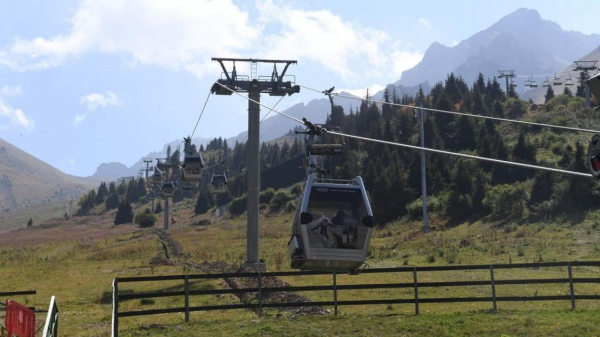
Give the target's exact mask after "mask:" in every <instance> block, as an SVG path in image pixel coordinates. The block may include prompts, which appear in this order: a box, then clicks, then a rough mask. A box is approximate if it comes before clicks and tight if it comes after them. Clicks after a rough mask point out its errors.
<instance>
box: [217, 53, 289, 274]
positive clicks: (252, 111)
mask: <svg viewBox="0 0 600 337" xmlns="http://www.w3.org/2000/svg"><path fill="white" fill-rule="evenodd" d="M212 60H213V61H217V62H219V64H220V65H221V68H222V69H223V73H222V74H221V79H219V80H217V82H216V83H215V84H214V85H213V87H212V89H211V91H212V93H213V94H217V95H231V94H232V93H233V92H238V93H248V98H249V99H250V100H249V101H248V143H247V144H248V171H247V179H248V191H247V193H246V196H247V203H248V228H247V237H246V240H247V246H246V251H247V256H246V263H244V267H248V268H254V269H258V270H264V269H265V265H264V264H263V263H261V262H260V261H259V259H258V244H259V243H258V233H259V232H258V214H259V212H258V193H259V190H260V161H259V148H260V143H259V139H260V138H259V137H260V105H259V104H258V103H259V102H260V94H261V93H268V94H269V95H270V96H284V95H286V94H287V95H292V94H295V93H298V92H300V86H298V85H295V83H294V79H295V78H294V77H293V76H288V77H287V78H289V80H287V81H284V79H285V78H286V71H287V69H288V67H289V66H290V65H291V64H296V63H297V61H290V60H260V59H235V58H213V59H212ZM224 62H233V69H232V71H231V72H229V71H227V68H226V67H225V64H224ZM236 62H245V63H250V67H251V76H250V77H249V76H247V75H238V73H237V69H236V67H235V63H236ZM258 63H267V64H273V72H272V73H271V76H258V74H257V68H258V67H257V66H258ZM278 64H282V65H285V66H284V68H283V70H282V71H281V73H279V72H278V71H277V65H278Z"/></svg>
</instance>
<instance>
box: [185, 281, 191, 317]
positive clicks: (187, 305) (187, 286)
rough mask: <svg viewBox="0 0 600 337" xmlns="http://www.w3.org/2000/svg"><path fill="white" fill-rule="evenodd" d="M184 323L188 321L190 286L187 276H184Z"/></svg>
mask: <svg viewBox="0 0 600 337" xmlns="http://www.w3.org/2000/svg"><path fill="white" fill-rule="evenodd" d="M184 286H185V322H186V323H187V322H189V321H190V285H189V279H188V276H187V275H185V284H184Z"/></svg>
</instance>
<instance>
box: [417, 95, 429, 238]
mask: <svg viewBox="0 0 600 337" xmlns="http://www.w3.org/2000/svg"><path fill="white" fill-rule="evenodd" d="M419 108H420V109H419V128H420V132H421V147H425V125H424V124H425V111H424V110H423V97H419ZM421 200H422V201H423V232H424V233H427V232H429V218H428V217H427V173H426V170H425V150H421Z"/></svg>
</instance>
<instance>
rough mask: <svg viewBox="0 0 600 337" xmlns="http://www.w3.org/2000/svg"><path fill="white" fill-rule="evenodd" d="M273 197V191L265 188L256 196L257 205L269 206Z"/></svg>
mask: <svg viewBox="0 0 600 337" xmlns="http://www.w3.org/2000/svg"><path fill="white" fill-rule="evenodd" d="M274 196H275V190H274V189H273V188H267V189H266V190H264V191H262V192H260V194H259V195H258V203H260V204H270V203H271V200H273V197H274Z"/></svg>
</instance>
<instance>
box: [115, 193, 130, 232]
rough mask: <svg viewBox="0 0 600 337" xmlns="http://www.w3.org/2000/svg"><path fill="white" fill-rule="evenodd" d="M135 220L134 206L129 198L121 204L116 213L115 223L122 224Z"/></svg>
mask: <svg viewBox="0 0 600 337" xmlns="http://www.w3.org/2000/svg"><path fill="white" fill-rule="evenodd" d="M131 222H133V208H132V207H131V204H130V203H129V200H128V199H127V198H125V199H123V201H122V202H121V203H120V204H119V209H118V210H117V214H115V221H114V223H115V225H121V224H125V223H131Z"/></svg>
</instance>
